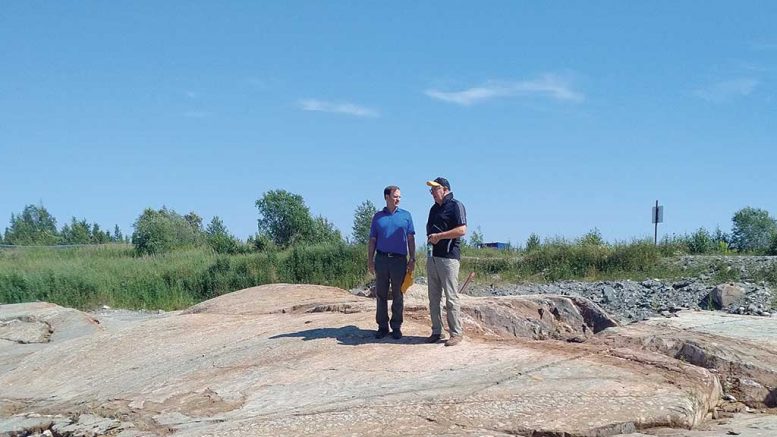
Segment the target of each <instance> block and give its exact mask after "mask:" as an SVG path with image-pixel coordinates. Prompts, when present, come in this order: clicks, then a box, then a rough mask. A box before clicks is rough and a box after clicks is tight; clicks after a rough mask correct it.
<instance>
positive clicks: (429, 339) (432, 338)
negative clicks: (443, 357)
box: [426, 334, 442, 343]
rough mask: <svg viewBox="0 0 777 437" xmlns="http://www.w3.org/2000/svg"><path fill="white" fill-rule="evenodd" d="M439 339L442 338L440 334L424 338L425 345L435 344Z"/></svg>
mask: <svg viewBox="0 0 777 437" xmlns="http://www.w3.org/2000/svg"><path fill="white" fill-rule="evenodd" d="M440 338H442V336H441V335H440V334H432V335H430V336H429V337H426V342H427V343H437V342H438V341H440Z"/></svg>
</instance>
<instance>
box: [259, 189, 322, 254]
mask: <svg viewBox="0 0 777 437" xmlns="http://www.w3.org/2000/svg"><path fill="white" fill-rule="evenodd" d="M256 208H257V209H259V220H258V224H259V233H260V234H265V235H267V236H269V237H270V238H271V239H272V240H273V242H274V243H275V244H276V245H278V246H280V247H287V246H289V245H290V244H292V243H294V242H304V241H311V240H313V236H314V234H315V233H316V226H318V227H319V229H318V231H320V232H323V228H324V227H325V224H323V223H319V224H318V225H316V223H315V220H314V219H313V217H312V216H311V215H310V210H309V209H308V207H307V205H305V200H304V199H303V198H302V196H300V195H299V194H293V193H290V192H288V191H286V190H273V191H268V192H266V193H264V195H262V198H261V199H258V200H257V201H256Z"/></svg>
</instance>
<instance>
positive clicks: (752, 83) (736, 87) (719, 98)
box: [694, 78, 759, 102]
mask: <svg viewBox="0 0 777 437" xmlns="http://www.w3.org/2000/svg"><path fill="white" fill-rule="evenodd" d="M758 84H759V82H758V80H757V79H753V78H740V79H732V80H726V81H721V82H717V83H714V84H712V85H710V86H708V87H706V88H701V89H698V90H696V91H694V94H695V95H696V96H697V97H700V98H702V99H704V100H707V101H709V102H725V101H728V100H731V99H734V98H737V97H745V96H749V95H750V94H752V93H753V91H754V90H755V88H756V87H757V86H758Z"/></svg>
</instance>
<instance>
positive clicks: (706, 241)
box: [687, 228, 719, 255]
mask: <svg viewBox="0 0 777 437" xmlns="http://www.w3.org/2000/svg"><path fill="white" fill-rule="evenodd" d="M687 245H688V252H689V253H691V254H693V255H701V254H706V253H712V252H714V251H715V250H717V248H718V247H719V246H718V244H717V243H716V242H715V241H714V240H713V237H712V235H711V234H710V233H709V232H707V230H706V229H704V228H699V229H698V230H697V231H696V232H694V233H693V234H691V236H690V237H688V240H687Z"/></svg>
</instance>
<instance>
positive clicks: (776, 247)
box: [768, 233, 777, 255]
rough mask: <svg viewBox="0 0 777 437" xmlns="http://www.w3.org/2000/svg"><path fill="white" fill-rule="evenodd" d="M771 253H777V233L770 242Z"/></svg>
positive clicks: (769, 251)
mask: <svg viewBox="0 0 777 437" xmlns="http://www.w3.org/2000/svg"><path fill="white" fill-rule="evenodd" d="M768 253H769V255H777V233H775V234H774V235H772V241H771V243H770V244H769V250H768Z"/></svg>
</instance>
